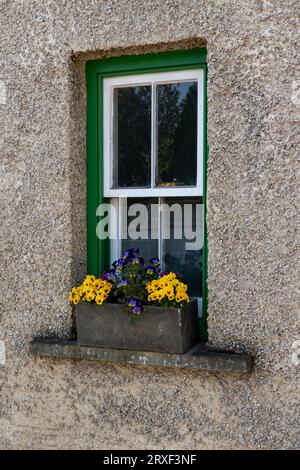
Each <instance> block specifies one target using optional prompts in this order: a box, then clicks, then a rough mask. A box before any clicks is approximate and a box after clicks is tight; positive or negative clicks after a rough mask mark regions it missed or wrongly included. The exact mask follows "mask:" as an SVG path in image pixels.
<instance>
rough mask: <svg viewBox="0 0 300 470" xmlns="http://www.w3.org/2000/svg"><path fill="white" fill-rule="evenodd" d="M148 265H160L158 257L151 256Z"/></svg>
mask: <svg viewBox="0 0 300 470" xmlns="http://www.w3.org/2000/svg"><path fill="white" fill-rule="evenodd" d="M149 266H152V267H155V268H156V267H158V266H160V261H159V259H158V258H151V259H150V260H149Z"/></svg>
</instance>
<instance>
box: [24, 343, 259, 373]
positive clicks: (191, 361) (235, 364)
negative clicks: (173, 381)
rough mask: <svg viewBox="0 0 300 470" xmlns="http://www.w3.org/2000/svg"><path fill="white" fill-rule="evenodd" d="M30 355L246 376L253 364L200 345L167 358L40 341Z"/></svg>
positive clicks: (246, 357) (248, 359)
mask: <svg viewBox="0 0 300 470" xmlns="http://www.w3.org/2000/svg"><path fill="white" fill-rule="evenodd" d="M30 352H31V353H32V354H33V355H34V356H36V357H51V358H61V359H78V360H80V359H81V360H89V361H98V362H112V363H127V364H139V365H144V366H161V367H173V368H177V369H194V370H195V369H196V370H205V371H208V372H223V373H231V374H249V373H250V372H251V362H252V361H251V357H250V355H248V354H236V353H232V352H218V351H209V350H207V348H206V345H205V344H203V343H198V344H197V345H196V346H195V347H194V348H192V349H190V350H189V351H187V352H186V353H185V354H167V353H157V352H145V351H129V350H123V349H106V348H94V347H85V346H79V345H78V344H77V342H76V341H63V340H44V339H43V340H34V341H32V343H30Z"/></svg>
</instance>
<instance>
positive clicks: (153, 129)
mask: <svg viewBox="0 0 300 470" xmlns="http://www.w3.org/2000/svg"><path fill="white" fill-rule="evenodd" d="M151 86H152V101H151V188H154V187H155V171H156V166H155V162H156V128H157V126H156V85H155V83H154V82H152V85H151Z"/></svg>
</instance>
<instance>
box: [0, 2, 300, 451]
mask: <svg viewBox="0 0 300 470" xmlns="http://www.w3.org/2000/svg"><path fill="white" fill-rule="evenodd" d="M298 7H299V3H298V1H297V0H295V1H292V0H269V1H264V0H256V1H254V0H252V1H251V0H250V1H248V0H232V1H226V0H223V1H216V0H207V1H201V0H194V1H193V0H180V1H179V0H178V1H176V0H153V1H151V2H148V1H145V0H118V1H113V0H102V1H97V0H93V1H88V0H85V1H84V0H71V1H70V0H68V1H67V0H60V1H57V0H56V1H50V0H45V1H44V0H43V1H42V0H36V1H33V0H26V1H21V0H15V1H14V0H12V1H10V2H7V1H1V2H0V24H1V29H0V122H1V134H0V148H1V163H0V175H1V178H0V185H1V199H0V204H1V212H0V214H1V263H0V271H1V298H0V303H1V307H0V316H1V317H0V341H1V342H2V343H1V344H2V351H3V348H4V345H5V349H6V357H4V356H5V355H4V353H3V352H2V355H1V362H2V364H1V365H0V448H2V449H11V448H15V449H16V448H19V449H32V448H33V449H37V448H49V449H52V448H91V449H95V448H98V449H106V448H107V449H108V448H128V449H130V448H171V449H172V448H178V449H181V448H184V449H208V448H213V449H217V448H218V449H232V448H237V449H248V448H250V449H254V448H265V449H275V448H299V427H298V413H297V412H298V411H299V408H298V404H299V388H298V390H297V387H298V386H299V381H298V380H299V362H300V360H299V349H300V348H299V344H300V336H299V312H298V311H297V309H296V298H295V291H296V281H297V272H296V225H297V222H296V221H297V217H298V214H297V210H296V192H297V189H298V187H297V181H296V177H297V172H298V167H297V166H296V156H297V148H296V144H297V143H299V142H297V139H298V138H299V120H300V116H299V114H300V91H299V88H300V82H299V75H298V78H297V75H296V69H297V66H298V61H299V55H298V56H297V51H296V45H297V44H299V43H300V38H299V29H300V28H299V17H298V13H299V11H298ZM297 35H298V37H297ZM201 46H206V47H207V51H208V70H209V75H208V86H207V90H208V143H209V147H210V156H209V164H208V203H207V204H208V207H207V223H208V243H209V261H208V271H209V272H208V286H209V312H208V313H209V320H208V325H209V342H210V346H211V347H212V348H215V349H224V350H235V351H245V352H248V353H250V354H251V355H252V356H253V357H254V370H253V372H252V373H251V374H250V375H245V376H230V375H226V374H209V373H207V372H201V371H197V372H192V371H189V370H181V371H179V370H175V369H164V368H154V367H143V366H129V365H123V364H117V365H113V364H101V363H96V362H95V363H91V362H84V361H83V362H82V361H71V360H55V359H34V358H33V357H32V356H31V355H30V353H29V347H28V345H29V342H30V341H31V339H32V338H33V337H37V336H44V337H51V336H53V337H64V338H68V337H70V335H71V334H72V333H71V332H72V324H73V318H72V311H71V308H70V307H69V305H68V303H67V301H66V295H67V292H68V291H69V288H70V286H72V285H73V284H74V282H78V281H79V280H80V279H81V278H82V276H83V275H84V274H85V272H86V239H85V191H86V187H85V150H86V149H85V77H84V68H85V62H86V61H87V60H90V59H92V58H101V57H110V56H120V55H123V54H143V53H146V52H155V51H167V50H179V49H189V48H194V47H201ZM298 53H299V51H298ZM298 71H299V70H298ZM297 128H298V129H297ZM298 184H299V183H298ZM5 359H6V360H5Z"/></svg>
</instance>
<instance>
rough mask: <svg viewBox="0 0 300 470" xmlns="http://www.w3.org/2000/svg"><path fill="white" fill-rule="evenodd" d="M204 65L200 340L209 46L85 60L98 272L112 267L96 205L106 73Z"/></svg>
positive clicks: (93, 270)
mask: <svg viewBox="0 0 300 470" xmlns="http://www.w3.org/2000/svg"><path fill="white" fill-rule="evenodd" d="M190 68H193V69H194V68H203V69H204V74H205V80H204V87H205V88H204V113H205V119H204V128H203V133H204V146H205V147H204V148H205V157H204V171H203V175H204V176H203V178H204V180H203V190H204V191H203V211H204V246H203V258H202V262H203V275H202V292H203V316H202V319H201V322H200V323H201V325H200V334H201V340H203V341H206V340H207V232H206V160H207V138H206V134H207V129H206V112H207V105H206V73H207V69H206V49H204V48H203V49H192V50H185V51H172V52H160V53H156V54H144V55H132V56H121V57H111V58H108V59H96V60H91V61H88V62H87V63H86V89H87V270H88V273H89V274H95V275H97V276H98V275H99V274H100V273H101V272H102V271H104V270H105V269H108V268H109V243H108V240H106V241H101V240H99V239H98V238H97V236H96V226H97V216H96V209H97V207H98V205H99V204H100V203H101V202H102V201H104V198H103V126H102V122H103V77H107V76H121V75H132V74H141V73H152V72H153V73H155V72H162V71H178V70H188V69H190Z"/></svg>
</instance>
